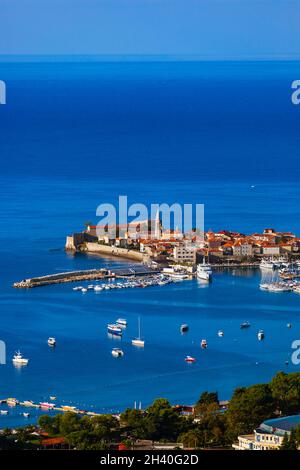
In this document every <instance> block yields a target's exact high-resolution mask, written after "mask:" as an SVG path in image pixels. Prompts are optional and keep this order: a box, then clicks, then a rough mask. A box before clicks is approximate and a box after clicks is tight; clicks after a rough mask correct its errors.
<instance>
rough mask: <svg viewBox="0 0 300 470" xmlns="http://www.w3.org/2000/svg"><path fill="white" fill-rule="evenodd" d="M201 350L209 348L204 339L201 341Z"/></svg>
mask: <svg viewBox="0 0 300 470" xmlns="http://www.w3.org/2000/svg"><path fill="white" fill-rule="evenodd" d="M201 348H203V349H206V348H207V341H206V339H202V341H201Z"/></svg>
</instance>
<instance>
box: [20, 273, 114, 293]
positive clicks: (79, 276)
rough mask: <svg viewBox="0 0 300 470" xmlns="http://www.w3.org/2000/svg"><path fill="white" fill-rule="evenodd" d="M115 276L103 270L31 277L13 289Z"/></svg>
mask: <svg viewBox="0 0 300 470" xmlns="http://www.w3.org/2000/svg"><path fill="white" fill-rule="evenodd" d="M114 276H115V274H114V273H112V272H110V271H107V270H105V269H89V270H83V271H68V272H65V273H59V274H49V275H47V276H40V277H32V278H30V279H23V280H22V281H20V282H15V283H14V284H13V287H15V288H24V289H28V288H32V287H39V286H46V285H49V284H61V283H64V282H80V281H89V280H93V281H94V280H98V279H105V278H109V277H114Z"/></svg>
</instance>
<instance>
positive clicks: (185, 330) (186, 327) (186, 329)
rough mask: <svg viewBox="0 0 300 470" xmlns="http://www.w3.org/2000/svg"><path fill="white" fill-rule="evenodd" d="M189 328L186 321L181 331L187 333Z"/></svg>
mask: <svg viewBox="0 0 300 470" xmlns="http://www.w3.org/2000/svg"><path fill="white" fill-rule="evenodd" d="M188 330H189V325H187V324H186V323H184V324H183V325H181V327H180V331H181V333H186V332H187V331H188Z"/></svg>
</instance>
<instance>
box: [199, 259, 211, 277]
mask: <svg viewBox="0 0 300 470" xmlns="http://www.w3.org/2000/svg"><path fill="white" fill-rule="evenodd" d="M197 278H198V279H202V280H203V281H211V280H212V269H211V265H210V264H209V263H206V262H205V258H203V263H202V264H198V266H197Z"/></svg>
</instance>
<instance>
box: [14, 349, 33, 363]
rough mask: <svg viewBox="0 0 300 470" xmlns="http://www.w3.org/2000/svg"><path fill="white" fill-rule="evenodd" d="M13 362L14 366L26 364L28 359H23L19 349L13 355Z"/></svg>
mask: <svg viewBox="0 0 300 470" xmlns="http://www.w3.org/2000/svg"><path fill="white" fill-rule="evenodd" d="M12 361H13V364H14V365H16V366H26V365H27V364H28V361H29V359H25V357H23V355H22V354H21V352H20V351H17V352H16V353H15V355H14V357H13V360H12Z"/></svg>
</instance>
